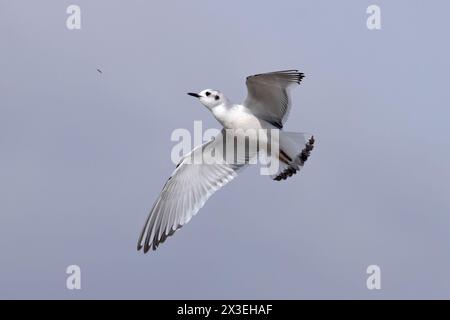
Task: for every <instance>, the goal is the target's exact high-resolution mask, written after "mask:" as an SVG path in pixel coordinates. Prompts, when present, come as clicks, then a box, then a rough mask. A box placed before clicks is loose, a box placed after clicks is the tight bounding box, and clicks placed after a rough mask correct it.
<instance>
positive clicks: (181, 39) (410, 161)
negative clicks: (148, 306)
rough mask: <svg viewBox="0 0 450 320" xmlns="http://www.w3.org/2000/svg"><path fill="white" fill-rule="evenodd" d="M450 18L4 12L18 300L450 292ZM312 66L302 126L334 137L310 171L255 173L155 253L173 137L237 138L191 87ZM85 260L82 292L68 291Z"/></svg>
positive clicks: (215, 8) (439, 9) (282, 11)
mask: <svg viewBox="0 0 450 320" xmlns="http://www.w3.org/2000/svg"><path fill="white" fill-rule="evenodd" d="M374 3H375V4H378V5H379V6H380V8H381V19H382V20H381V23H382V29H381V30H368V29H367V27H366V19H367V16H368V15H367V14H366V8H367V7H368V6H369V5H370V4H374ZM70 4H77V5H79V6H80V8H81V30H68V29H67V28H66V18H67V17H68V15H67V14H66V8H67V7H68V6H69V5H70ZM449 11H450V5H449V3H448V1H433V4H432V5H431V4H427V3H426V2H423V1H418V0H416V1H375V2H373V1H360V0H358V1H357V0H354V1H297V0H296V1H294V0H293V1H277V2H274V1H258V2H256V1H253V2H250V1H246V2H243V1H220V2H219V1H206V0H205V1H189V2H188V1H137V0H136V1H126V2H125V1H112V0H108V1H106V0H104V1H103V0H102V1H100V0H97V1H86V0H83V1H82V0H77V1H75V0H74V1H47V0H40V1H20V0H19V1H7V0H0V252H1V254H0V298H42V299H45V298H60V299H77V298H138V299H143V298H149V299H168V298H179V299H183V298H190V299H193V298H205V299H215V298H235V299H240V298H248V299H250V298H253V299H259V298H268V299H271V298H288V299H303V298H344V299H346V298H369V299H379V298H450V138H449V137H450V126H449V121H450V94H449V88H448V85H449V81H448V74H449V72H450V62H449V61H450V60H449V59H448V57H449V56H450V46H449V43H448V29H449V27H448V12H449ZM97 68H100V69H101V70H102V71H103V73H102V74H100V73H99V72H97V71H96V69H97ZM292 68H298V69H299V70H301V71H302V72H304V73H305V75H306V77H305V79H304V80H303V82H302V84H301V86H299V87H297V88H296V89H295V90H294V92H293V94H292V97H293V101H294V104H293V108H292V111H291V114H290V118H289V119H288V121H287V124H286V126H285V128H286V129H287V130H290V131H306V132H311V133H313V134H314V135H315V138H316V148H315V149H314V151H313V153H312V155H311V157H310V159H309V161H308V162H307V164H306V166H305V167H304V170H303V171H302V172H301V173H300V174H298V175H296V176H295V177H293V178H290V179H288V180H287V181H284V182H274V181H271V180H270V179H269V178H268V177H264V176H260V175H259V174H258V172H259V171H258V170H257V168H256V167H255V168H250V169H248V170H246V171H244V172H243V173H242V175H241V176H239V177H238V178H237V179H235V180H234V181H233V182H232V183H230V184H229V185H227V186H226V187H225V188H224V189H223V190H221V191H220V192H218V193H217V194H215V195H214V196H213V197H212V198H211V199H210V200H209V201H208V203H207V204H206V205H205V207H204V208H203V209H202V210H201V211H200V212H199V213H198V215H197V216H196V217H195V218H193V219H192V220H191V222H190V223H189V224H188V225H187V226H185V227H183V228H182V229H181V230H180V231H179V232H177V233H176V234H175V235H174V236H173V237H171V238H170V239H168V240H167V241H166V242H165V243H164V244H163V245H162V246H161V247H160V248H159V249H158V250H157V251H156V252H153V253H150V254H147V255H143V254H142V252H137V251H136V242H137V239H138V236H139V232H140V230H141V227H142V225H143V223H144V221H145V218H146V216H147V214H148V211H149V209H150V208H151V206H152V204H153V201H154V200H155V199H156V197H157V196H158V194H159V192H160V190H161V188H162V186H163V184H164V182H165V181H166V179H167V178H168V176H169V175H170V173H171V172H172V171H173V169H174V165H173V163H172V162H171V161H170V152H171V149H172V147H173V146H174V145H175V142H172V141H171V140H170V135H171V133H172V131H173V130H175V129H177V128H187V129H189V130H192V129H193V123H194V120H202V121H203V125H204V128H218V127H219V124H218V123H217V122H216V120H214V118H213V117H212V115H211V114H210V113H209V112H208V111H207V110H206V108H204V107H203V106H201V105H200V104H199V103H198V101H196V100H195V99H193V98H191V97H189V96H187V95H186V92H189V91H200V90H202V89H205V88H215V89H218V90H221V91H223V92H224V93H225V94H226V95H227V96H228V97H229V98H230V99H232V100H233V101H236V102H240V101H242V100H243V99H244V98H245V96H246V88H245V77H246V76H247V75H251V74H254V73H261V72H266V71H275V70H280V69H292ZM72 264H75V265H79V266H80V267H81V272H82V289H81V290H67V289H66V277H67V274H66V268H67V266H69V265H72ZM374 264H375V265H378V266H380V268H381V285H382V288H381V290H368V289H367V287H366V279H367V277H368V275H367V274H366V268H367V266H369V265H374Z"/></svg>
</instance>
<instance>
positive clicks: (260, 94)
mask: <svg viewBox="0 0 450 320" xmlns="http://www.w3.org/2000/svg"><path fill="white" fill-rule="evenodd" d="M303 78H304V74H303V73H300V72H298V70H285V71H275V72H269V73H262V74H256V75H253V76H249V77H247V81H246V84H247V91H248V94H247V98H246V99H245V101H244V106H246V107H247V108H248V109H250V110H251V111H252V112H253V114H254V115H256V116H257V117H259V118H261V119H263V120H266V121H267V122H270V123H272V124H273V125H274V126H276V127H278V128H280V129H281V128H282V127H283V123H284V122H285V120H286V118H287V116H288V114H289V109H290V107H291V101H290V98H289V94H288V88H289V87H290V86H292V85H295V84H300V81H301V80H302V79H303Z"/></svg>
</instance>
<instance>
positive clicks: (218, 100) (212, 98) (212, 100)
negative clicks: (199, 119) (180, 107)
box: [188, 89, 227, 109]
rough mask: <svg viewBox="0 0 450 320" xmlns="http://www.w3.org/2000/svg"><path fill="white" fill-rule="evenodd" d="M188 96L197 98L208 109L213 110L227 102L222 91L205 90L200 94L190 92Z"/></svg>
mask: <svg viewBox="0 0 450 320" xmlns="http://www.w3.org/2000/svg"><path fill="white" fill-rule="evenodd" d="M188 95H190V96H192V97H195V98H197V99H198V100H200V102H201V103H202V104H203V105H204V106H205V107H207V108H208V109H213V108H214V107H217V106H219V105H221V104H223V103H225V102H226V101H227V98H226V97H225V96H224V94H223V93H222V92H220V91H217V90H213V89H205V90H203V91H201V92H199V93H192V92H189V93H188Z"/></svg>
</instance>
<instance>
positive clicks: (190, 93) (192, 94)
mask: <svg viewBox="0 0 450 320" xmlns="http://www.w3.org/2000/svg"><path fill="white" fill-rule="evenodd" d="M188 95H190V96H193V97H196V98H200V95H199V94H198V93H192V92H188Z"/></svg>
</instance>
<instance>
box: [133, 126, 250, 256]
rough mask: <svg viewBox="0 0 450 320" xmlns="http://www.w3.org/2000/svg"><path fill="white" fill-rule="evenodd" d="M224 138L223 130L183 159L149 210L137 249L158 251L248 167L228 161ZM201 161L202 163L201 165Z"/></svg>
mask: <svg viewBox="0 0 450 320" xmlns="http://www.w3.org/2000/svg"><path fill="white" fill-rule="evenodd" d="M225 137H226V133H225V130H222V132H221V133H219V134H218V135H217V136H216V137H215V138H214V139H213V140H211V141H209V142H206V143H205V144H203V145H202V146H199V147H197V148H195V149H194V150H192V151H191V152H190V153H189V154H188V155H187V156H185V157H184V158H182V160H181V161H180V163H179V164H178V165H177V168H176V169H175V171H174V172H173V173H172V175H171V177H170V178H169V180H168V181H167V182H166V184H165V185H164V188H163V190H162V191H161V194H160V195H159V197H158V199H157V200H156V202H155V204H154V205H153V208H152V210H151V211H150V214H149V216H148V218H147V220H146V222H145V225H144V228H143V229H142V232H141V235H140V237H139V241H138V245H137V249H138V250H140V249H141V248H144V252H147V251H148V250H149V249H152V250H155V249H156V248H157V247H158V245H159V244H160V243H162V242H164V241H165V240H166V238H167V237H169V236H171V235H172V234H173V233H174V232H175V231H177V230H178V229H179V228H181V227H182V226H183V225H185V224H186V223H188V222H189V220H191V218H192V217H193V216H194V215H195V214H196V213H197V212H198V211H199V210H200V208H201V207H203V205H204V204H205V202H206V200H208V198H209V197H211V196H212V195H213V194H214V193H215V192H216V191H217V190H219V189H220V188H222V187H223V186H224V185H225V184H227V183H228V182H230V181H231V180H233V178H234V177H236V176H237V173H238V171H239V170H240V169H241V168H243V167H244V166H245V165H246V164H245V163H227V162H226V157H225V151H224V149H223V147H222V146H223V145H224V140H226V138H225ZM198 159H201V160H200V161H201V162H202V163H198V162H197V161H198ZM218 160H219V161H218Z"/></svg>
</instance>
